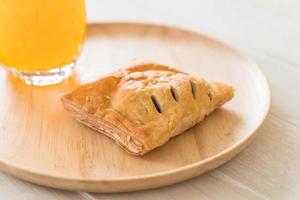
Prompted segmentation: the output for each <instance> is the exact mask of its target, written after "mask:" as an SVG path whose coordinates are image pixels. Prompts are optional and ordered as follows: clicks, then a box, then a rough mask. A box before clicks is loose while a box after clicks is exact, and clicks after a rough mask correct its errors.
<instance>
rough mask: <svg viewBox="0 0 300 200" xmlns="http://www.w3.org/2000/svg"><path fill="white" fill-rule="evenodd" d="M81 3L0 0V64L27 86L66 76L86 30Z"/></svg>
mask: <svg viewBox="0 0 300 200" xmlns="http://www.w3.org/2000/svg"><path fill="white" fill-rule="evenodd" d="M85 18H86V15H85V2H84V0H0V64H1V65H3V66H4V67H5V68H6V69H7V70H8V71H9V72H10V73H12V74H13V75H15V76H17V77H19V78H21V79H22V80H24V81H25V83H26V84H30V85H49V84H55V83H59V82H61V81H62V80H64V79H66V78H67V77H68V76H70V75H71V74H72V72H73V69H74V65H75V64H74V63H75V61H76V57H77V56H78V52H79V50H80V47H81V45H82V43H83V41H84V36H85V29H86V19H85Z"/></svg>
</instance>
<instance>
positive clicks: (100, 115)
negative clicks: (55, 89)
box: [61, 64, 234, 155]
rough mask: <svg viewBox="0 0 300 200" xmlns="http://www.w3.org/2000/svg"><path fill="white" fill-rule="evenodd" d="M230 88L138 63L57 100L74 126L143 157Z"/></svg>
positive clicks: (192, 121) (229, 96) (212, 106)
mask: <svg viewBox="0 0 300 200" xmlns="http://www.w3.org/2000/svg"><path fill="white" fill-rule="evenodd" d="M233 95H234V89H233V88H232V87H231V86H229V85H226V84H223V83H207V82H206V81H205V80H203V79H198V78H194V77H192V76H191V75H188V74H186V73H184V72H180V71H178V70H176V69H173V68H170V67H167V66H163V65H157V64H142V65H137V66H133V67H129V68H126V69H121V70H119V71H117V72H115V73H112V74H110V75H108V76H105V77H102V78H100V79H99V80H97V81H94V82H92V83H88V84H85V85H82V86H80V87H78V88H77V89H75V90H73V91H71V92H69V93H67V94H65V95H64V96H62V98H61V100H62V102H63V105H64V107H65V108H66V109H67V110H68V111H69V112H70V113H71V114H72V115H73V117H74V118H75V119H76V120H78V121H79V122H81V123H83V124H85V125H87V126H89V127H91V128H92V129H94V130H96V131H98V132H100V133H103V134H105V135H106V136H108V137H110V138H111V139H113V140H114V141H115V142H116V143H117V144H118V145H120V146H121V147H122V148H123V149H124V150H126V151H127V152H129V153H131V154H133V155H143V154H145V153H147V152H149V151H151V150H153V149H155V148H157V147H159V146H161V145H163V144H165V143H166V142H167V141H168V140H169V139H170V138H171V137H174V136H176V135H178V134H180V133H182V132H184V131H185V130H187V129H188V128H191V127H192V126H194V125H195V124H197V123H199V122H200V121H202V120H203V119H204V118H205V116H207V115H208V114H209V113H211V112H212V111H213V110H215V109H216V108H218V107H220V106H222V105H223V104H224V103H226V102H227V101H229V100H231V99H232V97H233Z"/></svg>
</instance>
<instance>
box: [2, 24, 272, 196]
mask: <svg viewBox="0 0 300 200" xmlns="http://www.w3.org/2000/svg"><path fill="white" fill-rule="evenodd" d="M123 49H124V50H125V51H123ZM115 58H118V59H115ZM136 58H139V59H142V60H153V61H156V62H158V63H163V64H167V65H169V66H175V67H178V68H179V69H180V70H183V71H186V72H189V73H191V74H193V75H195V76H199V77H205V78H206V79H207V80H211V81H213V80H218V81H221V82H225V83H229V84H232V85H233V86H234V87H235V89H236V96H235V98H234V99H233V100H232V101H231V102H230V103H229V104H226V106H225V107H224V108H223V109H220V110H218V111H216V112H214V113H213V114H212V115H211V116H209V117H208V118H207V119H206V120H205V121H204V122H203V123H200V125H198V126H195V127H194V128H192V129H190V130H189V131H187V133H185V134H183V135H181V136H178V137H176V138H174V139H172V140H171V141H170V142H168V143H167V144H166V145H164V146H163V147H161V148H158V149H157V150H155V151H153V152H150V153H149V154H147V155H145V156H143V157H142V158H137V157H133V156H131V155H128V154H127V153H125V152H124V151H122V150H121V149H120V148H119V147H117V146H116V145H114V144H113V142H112V141H111V140H109V139H108V138H106V137H105V136H103V135H101V134H97V133H95V132H94V131H92V130H90V129H89V128H87V127H85V126H83V125H81V124H79V123H77V122H75V121H74V120H73V119H72V118H71V116H69V115H68V114H67V112H65V111H64V110H63V108H62V105H61V102H60V101H59V96H60V95H61V94H62V93H63V92H64V91H66V90H70V89H72V88H74V87H75V86H76V85H78V84H80V83H82V82H87V81H90V80H94V79H96V78H98V77H99V76H101V75H103V74H105V73H106V72H111V71H113V70H115V69H116V68H118V67H119V66H126V65H127V64H129V63H131V62H132V60H134V59H136ZM134 62H136V61H134ZM2 76H3V77H2V79H1V80H3V82H2V84H1V85H2V90H1V91H3V93H2V96H3V100H4V101H5V105H6V106H5V107H2V110H3V115H2V121H1V127H3V129H4V131H2V133H1V136H0V137H1V138H2V139H1V145H0V147H1V148H0V158H1V161H0V167H1V168H2V169H3V170H4V171H7V172H9V173H11V174H14V175H16V176H18V177H21V178H23V179H25V180H29V181H32V182H35V183H39V184H42V185H47V186H52V187H58V188H64V189H73V190H84V191H98V192H120V191H130V190H140V189H147V188H154V187H159V186H163V185H168V184H171V183H175V182H178V181H182V180H185V179H188V178H191V177H194V176H196V175H199V174H201V173H203V172H205V171H207V170H210V169H213V168H215V167H217V166H219V165H220V164H222V163H224V162H225V161H227V160H229V159H230V158H231V157H233V156H234V155H236V154H237V153H238V152H239V151H241V150H242V149H243V148H244V147H245V146H246V145H247V144H249V143H250V141H251V140H252V139H253V138H254V136H255V130H256V128H257V127H258V126H259V125H260V123H261V122H262V121H263V119H264V117H265V115H266V113H267V111H268V108H269V103H270V102H269V91H268V85H267V83H266V81H265V79H264V77H263V75H262V74H261V72H260V71H259V69H258V68H257V67H256V65H255V63H254V62H252V61H251V60H249V59H247V58H245V57H243V56H242V55H241V54H239V53H237V52H236V51H234V50H232V49H230V48H228V47H226V46H224V45H223V44H221V43H218V42H216V41H214V40H211V39H209V38H207V37H204V36H201V35H198V34H194V33H190V32H186V31H183V30H179V29H172V28H166V27H162V26H153V25H143V24H105V25H91V26H89V28H88V36H87V40H86V43H85V46H84V50H83V52H82V55H81V57H80V59H79V60H78V70H77V77H76V78H75V77H72V78H71V79H69V80H67V81H65V82H64V83H63V84H61V85H57V86H51V87H43V88H38V87H29V86H25V85H23V84H22V83H20V82H19V81H18V80H15V79H14V78H12V77H8V79H7V80H5V78H4V77H5V74H4V73H3V72H2ZM4 116H5V117H4ZM7 124H14V126H7Z"/></svg>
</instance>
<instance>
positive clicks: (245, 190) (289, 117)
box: [0, 0, 300, 200]
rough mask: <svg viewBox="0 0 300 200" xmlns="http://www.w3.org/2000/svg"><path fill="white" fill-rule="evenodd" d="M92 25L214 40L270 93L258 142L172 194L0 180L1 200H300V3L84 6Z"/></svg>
mask: <svg viewBox="0 0 300 200" xmlns="http://www.w3.org/2000/svg"><path fill="white" fill-rule="evenodd" d="M87 12H88V13H87V14H88V21H89V22H102V21H146V22H155V23H162V24H168V25H174V26H178V27H183V28H186V29H190V30H194V31H199V32H202V33H205V34H208V35H210V36H212V37H215V38H217V39H219V40H221V41H223V42H225V43H227V44H229V45H231V46H233V47H235V48H237V49H239V50H241V51H242V52H244V53H245V54H247V55H248V56H250V57H251V58H253V59H254V60H255V61H257V63H258V64H259V65H260V67H261V68H262V70H263V71H264V73H265V75H266V76H267V78H268V80H269V82H270V85H271V89H272V106H271V111H270V114H269V116H268V117H267V119H266V121H265V123H264V124H263V126H262V127H261V128H260V129H259V135H258V137H257V138H256V139H255V141H254V142H253V143H252V144H251V145H250V146H249V147H248V148H246V150H244V151H243V152H242V153H240V154H239V155H238V156H237V157H235V158H234V159H232V160H231V161H229V162H228V163H227V164H225V165H223V166H221V167H219V168H217V169H215V170H213V171H211V172H209V173H206V174H205V175H202V176H200V177H197V178H194V179H192V180H189V181H185V182H183V183H179V184H176V185H172V186H169V187H165V188H161V189H155V190H148V191H141V192H133V193H120V194H91V193H84V192H68V191H62V190H55V189H50V188H46V187H41V186H37V185H33V184H30V183H27V182H24V181H21V180H18V179H16V178H14V177H11V176H9V175H6V174H3V173H0V199H1V200H14V199H18V200H19V199H34V200H35V199H43V200H50V199H59V200H65V199H72V200H73V199H74V200H77V199H85V200H94V199H168V200H172V199H205V200H211V199H230V200H232V199H251V200H253V199H300V1H299V0H285V1H284V0H211V1H208V0H184V1H183V0H151V1H150V0H148V1H146V0H144V1H143V0H87Z"/></svg>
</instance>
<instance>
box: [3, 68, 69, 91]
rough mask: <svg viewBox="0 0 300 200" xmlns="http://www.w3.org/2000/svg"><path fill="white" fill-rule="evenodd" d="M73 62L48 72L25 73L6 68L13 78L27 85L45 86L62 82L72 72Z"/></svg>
mask: <svg viewBox="0 0 300 200" xmlns="http://www.w3.org/2000/svg"><path fill="white" fill-rule="evenodd" d="M74 67H75V62H72V63H70V64H68V65H65V66H62V67H58V68H55V69H51V70H49V71H36V72H25V71H20V70H17V69H15V68H6V69H7V70H8V72H10V73H11V74H12V75H13V76H16V77H18V78H20V79H22V80H23V81H24V82H25V83H26V84H27V85H35V86H45V85H53V84H57V83H60V82H62V81H63V80H65V79H66V78H68V77H69V76H70V75H71V74H72V72H73V71H74Z"/></svg>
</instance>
